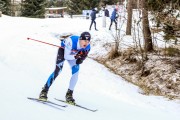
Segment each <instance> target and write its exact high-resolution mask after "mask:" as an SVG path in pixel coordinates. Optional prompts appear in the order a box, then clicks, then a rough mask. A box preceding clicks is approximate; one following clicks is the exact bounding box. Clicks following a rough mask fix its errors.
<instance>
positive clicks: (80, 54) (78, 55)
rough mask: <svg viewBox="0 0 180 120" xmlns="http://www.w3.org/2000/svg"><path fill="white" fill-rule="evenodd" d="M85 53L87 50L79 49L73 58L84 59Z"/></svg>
mask: <svg viewBox="0 0 180 120" xmlns="http://www.w3.org/2000/svg"><path fill="white" fill-rule="evenodd" d="M87 54H88V52H87V51H79V52H78V53H77V54H76V55H75V56H74V57H75V59H79V58H81V59H82V60H84V59H85V58H86V57H87Z"/></svg>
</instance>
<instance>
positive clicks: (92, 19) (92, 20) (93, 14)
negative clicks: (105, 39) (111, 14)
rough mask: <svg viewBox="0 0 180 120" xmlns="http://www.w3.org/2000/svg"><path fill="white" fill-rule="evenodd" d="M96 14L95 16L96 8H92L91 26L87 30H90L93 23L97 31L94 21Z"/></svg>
mask: <svg viewBox="0 0 180 120" xmlns="http://www.w3.org/2000/svg"><path fill="white" fill-rule="evenodd" d="M96 14H97V8H93V9H92V12H91V24H90V27H89V30H91V27H92V24H93V23H94V27H95V30H96V31H98V30H97V28H96V21H95V20H96Z"/></svg>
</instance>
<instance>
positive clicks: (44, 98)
mask: <svg viewBox="0 0 180 120" xmlns="http://www.w3.org/2000/svg"><path fill="white" fill-rule="evenodd" d="M47 94H48V89H46V88H45V87H43V88H42V91H41V93H40V95H39V100H42V101H47V99H48V97H47Z"/></svg>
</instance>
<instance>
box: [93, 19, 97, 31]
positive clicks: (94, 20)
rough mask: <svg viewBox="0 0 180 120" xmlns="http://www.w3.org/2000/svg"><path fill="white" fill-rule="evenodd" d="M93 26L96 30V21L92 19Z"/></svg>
mask: <svg viewBox="0 0 180 120" xmlns="http://www.w3.org/2000/svg"><path fill="white" fill-rule="evenodd" d="M94 28H95V30H97V28H96V21H95V20H94Z"/></svg>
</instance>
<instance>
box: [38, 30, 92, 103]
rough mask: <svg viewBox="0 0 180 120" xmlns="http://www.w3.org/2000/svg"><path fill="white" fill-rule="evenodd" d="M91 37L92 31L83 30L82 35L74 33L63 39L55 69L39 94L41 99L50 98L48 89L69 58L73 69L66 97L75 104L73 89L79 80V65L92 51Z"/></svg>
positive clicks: (67, 100)
mask: <svg viewBox="0 0 180 120" xmlns="http://www.w3.org/2000/svg"><path fill="white" fill-rule="evenodd" d="M90 39H91V35H90V33H89V32H83V33H82V34H81V35H80V36H75V35H72V36H69V37H68V38H66V39H64V40H62V41H61V48H59V50H58V54H57V59H56V67H55V70H54V72H53V73H52V74H51V75H50V76H49V78H48V80H47V82H46V84H45V85H44V87H43V88H42V91H41V93H40V95H39V99H40V100H47V99H48V97H47V94H48V90H49V88H50V86H51V85H52V83H53V82H54V80H55V79H56V77H57V76H58V75H59V73H60V72H61V71H62V68H63V64H64V61H65V60H67V61H68V63H69V65H70V67H71V69H72V76H71V79H70V83H69V88H68V90H67V93H66V96H65V98H66V102H68V103H70V104H75V100H74V98H73V90H74V88H75V85H76V83H77V81H78V73H79V66H80V64H81V63H82V62H83V61H84V60H85V59H86V57H87V55H88V53H89V51H90Z"/></svg>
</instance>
